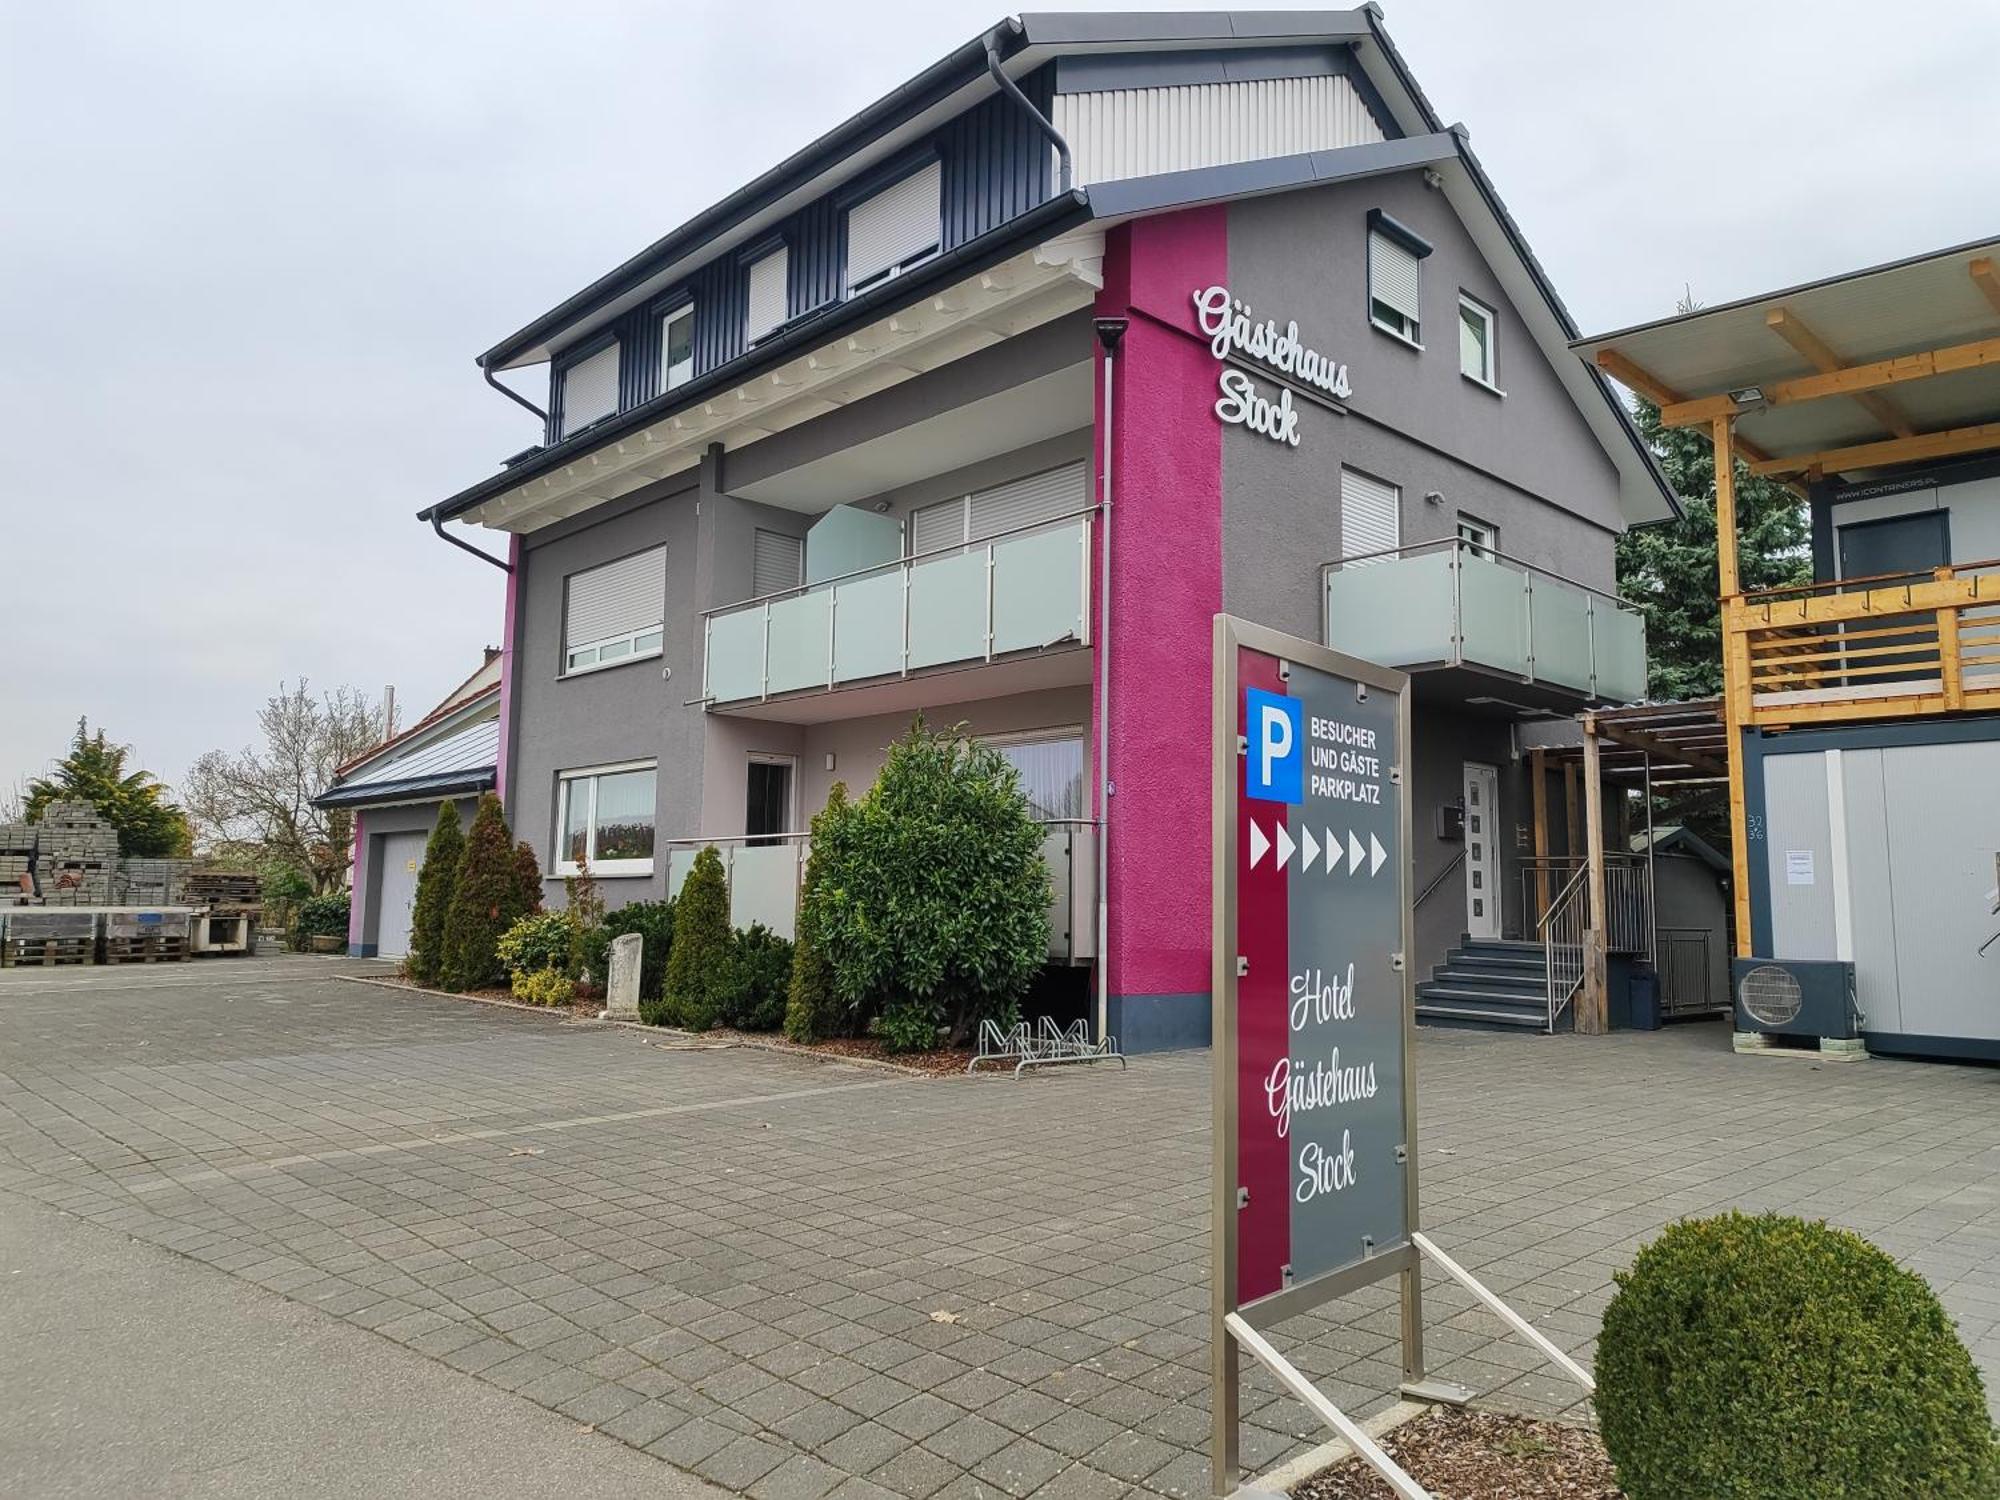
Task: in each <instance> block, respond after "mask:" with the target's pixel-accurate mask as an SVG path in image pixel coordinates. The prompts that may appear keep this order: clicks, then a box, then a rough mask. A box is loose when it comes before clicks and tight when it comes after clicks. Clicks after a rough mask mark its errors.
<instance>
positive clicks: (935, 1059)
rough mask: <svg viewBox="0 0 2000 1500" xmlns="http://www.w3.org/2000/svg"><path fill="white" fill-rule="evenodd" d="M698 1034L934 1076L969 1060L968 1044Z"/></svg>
mask: <svg viewBox="0 0 2000 1500" xmlns="http://www.w3.org/2000/svg"><path fill="white" fill-rule="evenodd" d="M700 1035H701V1038H702V1040H703V1041H710V1042H716V1043H723V1044H728V1043H743V1044H746V1045H749V1046H754V1047H770V1048H773V1049H775V1050H777V1051H780V1052H797V1053H799V1054H801V1055H802V1056H806V1057H848V1058H855V1059H858V1060H859V1061H862V1062H879V1063H889V1064H892V1065H893V1066H895V1067H898V1068H908V1069H909V1070H910V1071H911V1072H914V1073H928V1074H930V1075H931V1076H932V1077H936V1078H944V1077H949V1076H952V1075H955V1074H956V1075H963V1074H964V1072H965V1065H966V1064H967V1063H968V1062H970V1061H972V1050H971V1049H970V1048H965V1047H961V1048H951V1047H941V1048H939V1049H938V1050H936V1051H935V1052H891V1051H889V1050H888V1049H887V1048H885V1047H884V1046H883V1045H882V1044H881V1043H880V1042H879V1041H877V1040H876V1039H875V1038H874V1037H867V1036H859V1037H854V1036H849V1037H831V1038H829V1039H828V1040H826V1041H823V1042H813V1043H811V1044H810V1045H806V1044H802V1043H799V1042H794V1041H789V1040H787V1039H786V1038H785V1037H784V1036H783V1035H782V1034H780V1033H777V1032H771V1031H729V1030H726V1029H724V1028H721V1027H718V1028H717V1029H715V1030H714V1031H704V1032H702V1033H700Z"/></svg>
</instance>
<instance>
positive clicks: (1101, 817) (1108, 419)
mask: <svg viewBox="0 0 2000 1500" xmlns="http://www.w3.org/2000/svg"><path fill="white" fill-rule="evenodd" d="M1092 326H1093V327H1094V328H1095V329H1096V331H1097V341H1098V343H1099V344H1100V345H1101V346H1102V347H1103V349H1104V443H1103V453H1102V457H1101V458H1100V459H1099V463H1098V486H1099V495H1098V505H1099V510H1098V516H1099V521H1098V524H1099V525H1100V526H1101V527H1102V528H1103V529H1102V533H1101V536H1100V540H1099V544H1098V559H1097V561H1098V576H1097V680H1098V692H1097V766H1096V771H1097V785H1098V810H1099V814H1098V835H1097V1036H1098V1040H1100V1041H1102V1040H1103V1039H1104V1038H1105V1037H1106V1036H1108V1035H1110V1027H1111V798H1112V794H1113V792H1114V790H1115V788H1114V786H1113V783H1112V780H1111V454H1112V448H1113V441H1112V439H1113V435H1114V432H1115V430H1116V429H1115V426H1114V418H1113V410H1114V408H1113V406H1112V397H1113V395H1114V394H1115V391H1116V385H1115V375H1114V371H1115V369H1116V366H1117V363H1118V344H1119V341H1120V340H1121V339H1123V338H1124V337H1125V328H1126V320H1125V319H1123V318H1099V319H1097V320H1096V321H1095V322H1094V323H1093V324H1092Z"/></svg>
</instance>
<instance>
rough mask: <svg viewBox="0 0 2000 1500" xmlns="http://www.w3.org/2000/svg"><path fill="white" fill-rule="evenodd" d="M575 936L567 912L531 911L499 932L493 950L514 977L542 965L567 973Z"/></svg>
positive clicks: (532, 970)
mask: <svg viewBox="0 0 2000 1500" xmlns="http://www.w3.org/2000/svg"><path fill="white" fill-rule="evenodd" d="M575 937H576V934H575V931H574V928H573V925H572V923H571V921H570V917H569V913H568V912H564V911H538V912H532V913H530V914H529V915H527V916H525V917H522V918H520V919H519V920H518V921H516V922H515V923H514V925H513V926H512V927H509V928H508V929H507V930H506V931H505V932H503V933H501V934H500V941H499V942H498V943H496V944H495V945H494V951H495V952H496V953H498V954H499V955H500V962H501V963H502V964H504V965H505V966H506V969H507V972H508V973H509V974H510V975H512V976H513V977H514V978H515V979H517V980H518V979H519V978H520V977H521V976H522V975H523V974H534V973H538V972H540V971H541V970H543V969H553V970H555V971H556V972H557V973H559V974H561V973H567V972H568V965H569V955H570V949H571V946H572V944H573V943H574V941H575Z"/></svg>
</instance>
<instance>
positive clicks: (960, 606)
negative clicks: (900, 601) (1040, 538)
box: [910, 547, 986, 667]
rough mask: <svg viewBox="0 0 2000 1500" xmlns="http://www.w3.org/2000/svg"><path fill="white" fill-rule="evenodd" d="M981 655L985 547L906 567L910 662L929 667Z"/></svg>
mask: <svg viewBox="0 0 2000 1500" xmlns="http://www.w3.org/2000/svg"><path fill="white" fill-rule="evenodd" d="M985 655H986V549H985V548H984V547H975V548H973V549H972V550H971V551H969V552H955V553H951V554H949V555H947V556H944V557H934V558H930V559H928V560H927V561H924V562H919V563H913V564H911V566H910V665H911V666H912V667H935V666H940V665H942V664H943V663H945V662H949V661H977V660H981V659H983V658H984V657H985Z"/></svg>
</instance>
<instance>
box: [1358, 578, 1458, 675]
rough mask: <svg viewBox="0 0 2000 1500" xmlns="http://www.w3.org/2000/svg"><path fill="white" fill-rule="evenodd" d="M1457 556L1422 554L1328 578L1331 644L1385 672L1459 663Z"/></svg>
mask: <svg viewBox="0 0 2000 1500" xmlns="http://www.w3.org/2000/svg"><path fill="white" fill-rule="evenodd" d="M1452 635H1453V630H1452V615H1451V553H1450V551H1449V550H1439V551H1436V552H1426V553H1420V554H1418V555H1417V556H1414V557H1400V558H1390V559H1384V560H1383V561H1381V562H1378V563H1373V564H1370V565H1368V566H1366V567H1349V568H1335V569H1332V570H1331V571H1329V572H1328V573H1327V575H1326V643H1327V644H1328V645H1329V646H1331V647H1332V648H1333V649H1334V650H1336V651H1345V652H1348V653H1349V654H1350V655H1353V656H1359V657H1362V658H1364V659H1366V660H1368V661H1372V662H1376V663H1378V664H1379V665H1381V666H1385V667H1410V666H1417V665H1420V664H1423V663H1426V662H1448V661H1451V660H1453V658H1454V656H1455V652H1454V650H1453V647H1452Z"/></svg>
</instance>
